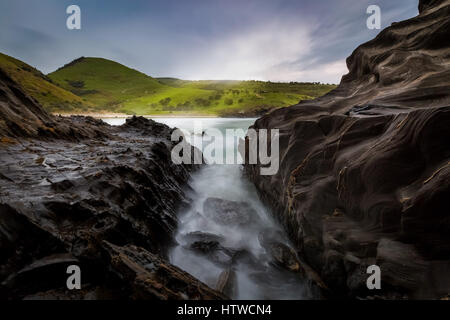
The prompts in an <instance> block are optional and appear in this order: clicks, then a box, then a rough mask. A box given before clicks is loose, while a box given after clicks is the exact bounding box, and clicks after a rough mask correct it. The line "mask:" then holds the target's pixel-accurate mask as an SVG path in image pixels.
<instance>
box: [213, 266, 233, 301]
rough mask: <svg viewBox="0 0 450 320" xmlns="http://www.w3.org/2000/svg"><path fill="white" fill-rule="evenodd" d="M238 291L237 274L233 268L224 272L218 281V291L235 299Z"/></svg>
mask: <svg viewBox="0 0 450 320" xmlns="http://www.w3.org/2000/svg"><path fill="white" fill-rule="evenodd" d="M236 289H237V288H236V272H235V271H234V270H233V269H231V268H230V269H227V270H224V271H222V273H221V274H220V276H219V279H218V280H217V285H216V290H217V291H219V292H222V293H223V294H225V295H226V296H228V297H235V296H236Z"/></svg>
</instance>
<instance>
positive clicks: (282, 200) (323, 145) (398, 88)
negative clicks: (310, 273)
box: [245, 0, 450, 298]
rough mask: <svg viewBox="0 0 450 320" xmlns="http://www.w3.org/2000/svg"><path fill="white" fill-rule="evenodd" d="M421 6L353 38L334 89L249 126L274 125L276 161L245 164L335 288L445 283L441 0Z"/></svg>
mask: <svg viewBox="0 0 450 320" xmlns="http://www.w3.org/2000/svg"><path fill="white" fill-rule="evenodd" d="M419 10H420V14H419V15H418V16H417V17H415V18H412V19H409V20H406V21H402V22H398V23H394V24H393V25H392V26H390V27H388V28H387V29H385V30H383V31H382V32H380V33H379V35H378V36H377V37H376V38H375V39H374V40H372V41H369V42H367V43H365V44H363V45H361V46H360V47H358V48H357V49H356V50H355V51H354V52H353V54H352V55H351V56H350V57H349V58H348V59H347V65H348V69H349V73H348V74H347V75H345V76H344V77H343V78H342V81H341V84H340V85H339V87H338V88H337V89H335V90H334V91H332V92H331V93H329V94H327V95H325V96H324V97H321V98H319V99H316V100H313V101H306V102H302V103H300V104H298V105H295V106H291V107H288V108H283V109H279V110H275V111H273V112H271V113H269V114H268V115H266V116H263V117H262V118H260V119H258V120H257V121H256V122H255V125H254V128H255V129H257V130H258V129H279V130H280V170H279V172H278V173H277V174H276V175H273V176H261V175H259V172H260V170H259V169H260V168H259V165H246V167H245V168H246V173H247V174H248V176H249V177H250V178H251V179H252V181H254V183H255V185H256V187H257V188H258V190H259V192H260V195H261V197H262V199H263V200H264V201H265V202H266V203H267V204H268V205H270V206H271V207H272V208H273V210H274V212H275V213H276V215H277V217H278V219H279V220H280V221H281V222H282V223H283V225H284V227H285V228H286V230H287V231H288V233H289V236H290V237H291V240H292V241H293V242H294V243H295V245H296V247H297V249H298V254H299V256H300V257H302V258H303V259H304V260H305V261H306V262H307V263H308V264H309V265H310V266H311V267H312V268H313V269H314V270H316V271H317V272H318V273H319V274H320V276H321V277H322V279H323V281H324V282H325V283H326V285H327V286H328V287H329V288H330V289H331V290H332V291H333V293H334V294H335V295H337V296H342V295H344V296H348V297H363V298H364V297H368V296H370V297H373V296H378V297H384V298H405V297H408V298H440V297H444V296H446V295H447V294H448V293H449V292H450V275H449V273H448V270H450V220H449V214H450V205H449V202H448V199H449V197H450V188H449V184H450V148H449V141H450V1H449V0H442V1H433V0H430V1H420V4H419ZM373 264H377V265H379V266H380V268H381V279H382V289H381V290H380V291H378V290H375V291H369V290H368V289H367V287H366V279H367V277H368V274H367V273H366V270H367V267H368V266H369V265H373Z"/></svg>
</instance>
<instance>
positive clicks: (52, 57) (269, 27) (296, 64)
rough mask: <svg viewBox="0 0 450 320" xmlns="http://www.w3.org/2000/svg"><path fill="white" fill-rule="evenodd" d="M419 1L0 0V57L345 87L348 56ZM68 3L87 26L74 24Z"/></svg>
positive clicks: (48, 64) (50, 66) (43, 66)
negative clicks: (373, 25) (377, 20)
mask: <svg viewBox="0 0 450 320" xmlns="http://www.w3.org/2000/svg"><path fill="white" fill-rule="evenodd" d="M417 4H418V1H417V0H395V1H392V0H160V1H153V0H117V1H115V0H71V1H66V0H2V1H1V2H0V52H2V53H5V54H8V55H11V56H14V57H15V58H18V59H20V60H23V61H25V62H26V63H29V64H31V65H32V66H34V67H36V68H38V69H39V70H41V71H42V72H44V73H49V72H52V71H54V70H56V69H57V68H59V67H61V66H62V65H64V64H66V63H68V62H70V61H72V60H74V59H76V58H78V57H80V56H85V57H102V58H106V59H111V60H114V61H117V62H119V63H122V64H124V65H126V66H129V67H131V68H134V69H137V70H139V71H141V72H144V73H146V74H148V75H150V76H153V77H176V78H181V79H186V80H201V79H203V80H230V79H233V80H265V81H269V80H270V81H313V82H323V83H339V81H340V79H341V77H342V75H344V74H345V73H347V67H346V64H345V59H346V58H347V57H348V56H349V55H350V54H351V53H352V51H353V50H354V49H355V48H356V47H357V46H358V45H360V44H362V43H364V42H366V41H368V40H371V39H373V38H374V37H375V36H376V35H377V34H378V33H379V32H380V30H369V29H368V28H367V26H366V20H367V18H368V17H369V14H367V13H366V10H367V7H368V6H369V5H378V6H379V7H380V9H381V22H382V29H383V28H385V27H387V26H389V25H390V24H391V23H392V22H395V21H401V20H405V19H408V18H411V17H414V16H416V15H417V14H418V11H417ZM69 5H78V6H79V7H80V9H81V29H80V30H69V29H68V28H67V27H66V20H67V18H68V16H69V15H68V14H67V13H66V9H67V7H68V6H69Z"/></svg>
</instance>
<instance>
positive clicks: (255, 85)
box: [158, 78, 336, 115]
mask: <svg viewBox="0 0 450 320" xmlns="http://www.w3.org/2000/svg"><path fill="white" fill-rule="evenodd" d="M158 80H159V81H160V82H161V83H163V84H166V85H169V86H172V87H176V88H180V89H191V90H193V89H201V90H207V91H209V92H212V93H213V94H212V95H209V96H208V101H209V102H210V103H208V105H207V108H206V109H207V110H208V111H210V112H212V113H214V114H220V115H238V114H241V113H242V114H249V113H252V112H253V113H255V114H258V113H261V111H265V110H269V109H273V108H278V107H285V106H289V105H292V104H296V103H298V102H299V101H301V100H306V99H313V98H316V97H319V96H322V95H324V94H326V93H327V92H329V91H330V90H332V89H334V88H335V87H336V86H335V85H327V84H320V83H299V82H290V83H279V82H270V81H235V80H222V81H216V80H200V81H186V80H180V79H175V78H158ZM174 109H176V108H174Z"/></svg>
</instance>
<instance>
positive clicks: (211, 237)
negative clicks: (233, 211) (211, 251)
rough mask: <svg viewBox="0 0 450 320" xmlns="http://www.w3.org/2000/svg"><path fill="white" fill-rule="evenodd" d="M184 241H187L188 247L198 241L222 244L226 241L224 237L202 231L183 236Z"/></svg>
mask: <svg viewBox="0 0 450 320" xmlns="http://www.w3.org/2000/svg"><path fill="white" fill-rule="evenodd" d="M183 239H184V240H185V241H187V244H188V245H192V243H194V242H197V241H200V242H217V243H222V242H223V241H224V240H225V238H224V237H222V236H219V235H216V234H212V233H208V232H202V231H194V232H189V233H188V234H186V235H185V236H183Z"/></svg>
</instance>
